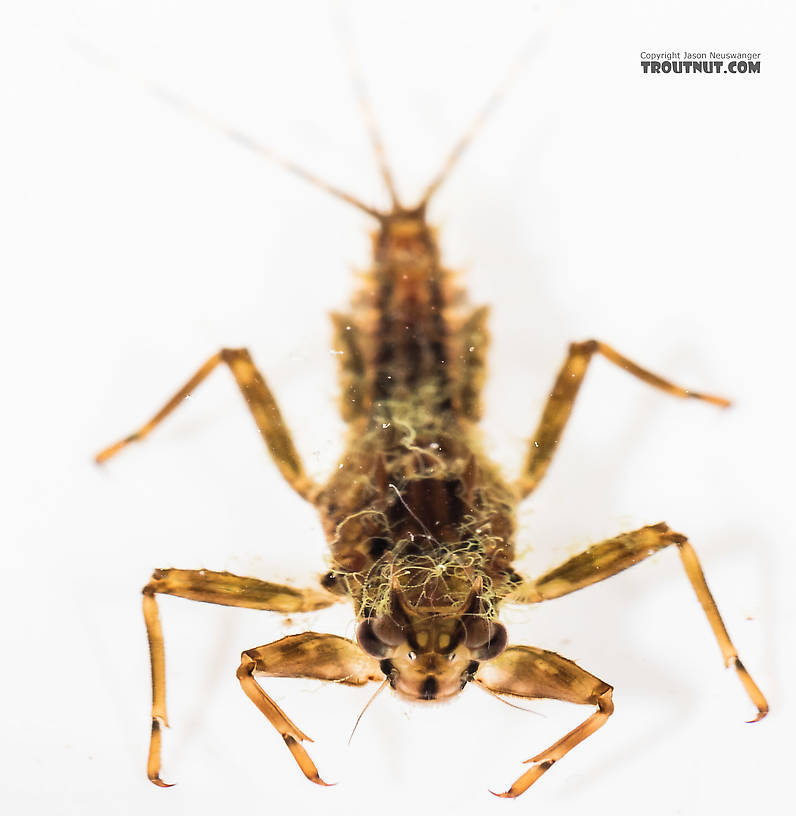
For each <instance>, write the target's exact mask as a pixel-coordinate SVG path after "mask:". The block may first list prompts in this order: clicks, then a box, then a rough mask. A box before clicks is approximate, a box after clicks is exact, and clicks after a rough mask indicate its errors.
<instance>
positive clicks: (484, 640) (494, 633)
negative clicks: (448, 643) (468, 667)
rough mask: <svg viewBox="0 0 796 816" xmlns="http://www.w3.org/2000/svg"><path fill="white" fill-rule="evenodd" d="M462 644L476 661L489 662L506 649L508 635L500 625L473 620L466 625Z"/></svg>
mask: <svg viewBox="0 0 796 816" xmlns="http://www.w3.org/2000/svg"><path fill="white" fill-rule="evenodd" d="M464 642H465V645H466V646H467V648H468V649H470V650H471V651H472V653H473V657H475V658H476V660H491V659H492V658H493V657H497V656H498V655H499V654H500V653H501V652H502V651H503V650H504V649H505V648H506V645H507V644H508V633H507V632H506V627H505V626H503V624H502V623H497V622H496V621H489V620H486V619H485V618H475V619H474V620H472V621H470V622H468V624H467V635H466V637H465V641H464Z"/></svg>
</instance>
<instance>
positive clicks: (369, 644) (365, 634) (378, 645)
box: [357, 620, 391, 658]
mask: <svg viewBox="0 0 796 816" xmlns="http://www.w3.org/2000/svg"><path fill="white" fill-rule="evenodd" d="M357 643H358V644H359V647H360V648H361V649H362V651H363V652H365V653H366V654H369V655H370V656H371V657H378V658H384V657H387V655H388V654H389V653H390V651H391V648H390V646H389V645H388V644H386V643H385V642H384V641H383V640H381V639H380V638H379V637H378V635H377V634H376V633H375V632H374V631H373V624H372V623H371V622H370V621H369V620H364V621H362V623H360V624H359V626H357Z"/></svg>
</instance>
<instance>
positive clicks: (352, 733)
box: [348, 677, 390, 745]
mask: <svg viewBox="0 0 796 816" xmlns="http://www.w3.org/2000/svg"><path fill="white" fill-rule="evenodd" d="M389 682H390V678H389V677H385V678H384V682H383V683H382V684H381V685H380V686H379V687H378V688H377V689H376V691H375V692H374V693H373V695H372V696H371V698H370V700H368V701H367V703H365V707H364V708H363V709H362V711H360V712H359V716H358V717H357V721H356V722H355V723H354V727H353V729H351V736H350V737H349V738H348V744H349V745H351V740H352V739H354V734H355V733H356V730H357V727H358V726H359V721H360V720H361V719H362V717H363V716H364V715H365V712H366V711H367V710H368V709H369V708H370V704H371V703H372V702H373V701H374V700H375V699H376V698H377V697H378V696H379V694H381V693H382V691H384V687H385V686H386V685H387V683H389Z"/></svg>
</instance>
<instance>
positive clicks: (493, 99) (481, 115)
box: [419, 36, 536, 208]
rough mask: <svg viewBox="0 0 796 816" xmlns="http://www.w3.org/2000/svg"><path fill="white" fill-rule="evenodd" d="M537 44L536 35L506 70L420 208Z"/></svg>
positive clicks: (443, 166)
mask: <svg viewBox="0 0 796 816" xmlns="http://www.w3.org/2000/svg"><path fill="white" fill-rule="evenodd" d="M535 45H536V36H534V37H533V38H532V39H531V40H530V41H529V42H528V43H527V44H526V46H525V47H524V48H523V49H522V51H520V53H519V55H518V56H517V57H516V59H515V60H514V62H513V63H512V64H511V66H510V67H509V70H508V71H507V72H506V74H505V76H504V77H503V79H502V81H501V82H500V84H499V85H498V87H497V88H496V89H495V91H494V92H493V93H492V95H491V96H490V97H489V99H487V101H486V104H485V105H484V107H483V108H481V110H480V111H479V113H478V115H477V116H476V117H475V119H474V120H473V121H472V124H471V125H470V127H469V128H468V129H467V130H466V131H465V133H464V135H463V136H462V137H461V139H459V141H458V142H457V143H456V144H455V145H454V147H453V150H451V152H450V154H449V155H448V158H447V160H446V161H445V163H444V164H443V165H442V169H441V170H440V171H439V173H438V174H437V175H436V177H435V178H434V180H433V181H432V182H431V184H429V185H428V187H427V188H426V191H425V193H424V194H423V198H422V199H421V200H420V205H419V207H420V208H424V207H425V206H426V205H427V204H428V202H429V201H430V200H431V197H432V196H433V195H434V193H436V192H437V190H438V189H439V188H440V186H441V185H442V183H443V182H444V181H445V180H446V179H447V178H448V174H449V173H450V172H451V170H452V169H453V167H454V165H455V164H456V162H457V161H458V160H459V158H460V157H461V155H462V153H464V151H465V150H466V149H467V148H468V147H469V146H470V143H471V142H472V141H473V138H474V137H475V135H476V134H477V133H478V131H479V130H480V129H481V128H482V127H483V125H484V123H485V122H486V121H487V120H488V119H489V117H490V116H491V115H492V113H493V112H494V110H495V108H497V106H498V105H499V104H500V102H502V101H503V97H505V95H506V92H507V91H508V89H509V88H510V87H511V85H512V84H513V83H514V81H515V80H516V79H517V76H518V75H519V73H520V71H521V69H523V68H524V67H525V64H526V62H527V61H528V58H529V57H530V55H531V52H532V50H533V49H534V47H535Z"/></svg>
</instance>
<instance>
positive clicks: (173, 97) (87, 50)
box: [71, 37, 385, 221]
mask: <svg viewBox="0 0 796 816" xmlns="http://www.w3.org/2000/svg"><path fill="white" fill-rule="evenodd" d="M71 42H72V45H73V46H74V47H75V48H76V49H77V50H78V51H79V52H80V53H82V55H83V56H84V57H86V58H87V59H89V60H91V61H92V62H94V63H95V64H97V65H100V66H102V67H103V68H112V69H113V70H115V71H116V72H117V73H120V74H123V75H128V76H129V75H130V72H129V71H127V70H125V69H124V67H123V66H122V64H121V63H120V62H119V61H118V60H117V59H116V58H115V57H112V56H111V55H110V54H106V53H105V52H103V51H101V50H100V49H98V48H97V47H96V46H94V45H92V44H90V43H87V42H84V41H83V40H80V39H78V38H76V37H72V38H71ZM134 79H135V80H136V81H138V82H139V84H141V85H142V86H143V87H144V89H145V90H146V91H147V92H148V93H149V94H151V95H152V96H154V97H156V98H157V99H159V100H160V101H161V102H163V103H165V104H166V105H169V106H170V107H172V108H174V109H176V110H178V111H180V113H183V114H185V115H187V116H189V117H190V118H191V119H194V120H196V121H198V122H201V123H202V124H203V125H204V126H205V127H207V128H209V129H210V130H214V131H216V132H217V133H221V134H223V135H224V136H227V137H229V138H230V139H232V141H233V142H236V143H237V144H239V145H241V146H242V147H245V148H246V149H248V150H250V151H252V153H257V154H258V155H260V156H265V157H266V158H267V159H269V160H270V161H272V162H274V163H275V164H277V165H279V166H280V167H282V168H283V169H284V170H287V171H288V172H289V173H292V174H293V175H294V176H298V177H299V178H300V179H303V180H304V181H306V182H308V183H309V184H312V185H313V186H315V187H318V188H319V189H321V190H323V191H324V192H326V193H329V195H332V196H334V197H335V198H339V199H341V200H342V201H345V202H346V203H347V204H351V205H352V206H353V207H356V208H357V209H359V210H362V212H365V213H367V214H368V215H370V216H372V217H373V218H376V219H378V220H379V221H381V220H383V219H384V217H385V214H384V213H382V212H380V211H379V210H377V209H375V208H374V207H371V206H369V205H368V204H365V203H364V202H362V201H360V200H359V199H358V198H356V197H354V196H352V195H351V194H350V193H346V192H345V191H344V190H340V189H339V188H337V187H335V186H334V185H332V184H329V183H327V182H325V181H323V180H322V179H320V178H318V177H317V176H316V175H315V174H314V173H311V172H310V171H309V170H305V169H304V168H303V167H301V166H300V165H298V164H296V163H295V162H293V161H291V160H290V159H286V158H285V157H284V156H281V155H280V154H279V153H277V152H276V151H275V150H272V149H271V148H270V147H267V146H265V145H263V144H261V143H260V142H258V141H257V140H256V139H254V138H252V137H251V136H248V135H247V134H245V133H243V132H242V131H240V130H238V129H236V128H234V127H232V126H230V125H228V124H227V123H226V122H224V121H222V120H221V119H219V118H217V117H216V116H214V115H213V114H211V113H209V112H208V111H206V110H204V109H202V108H200V107H199V106H198V105H195V104H194V103H193V102H191V101H190V100H189V99H187V98H186V97H184V96H181V95H180V94H178V93H175V92H174V91H172V90H171V89H169V88H167V87H166V86H165V85H161V84H160V83H159V82H155V81H153V80H150V79H146V78H143V77H139V76H134Z"/></svg>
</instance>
